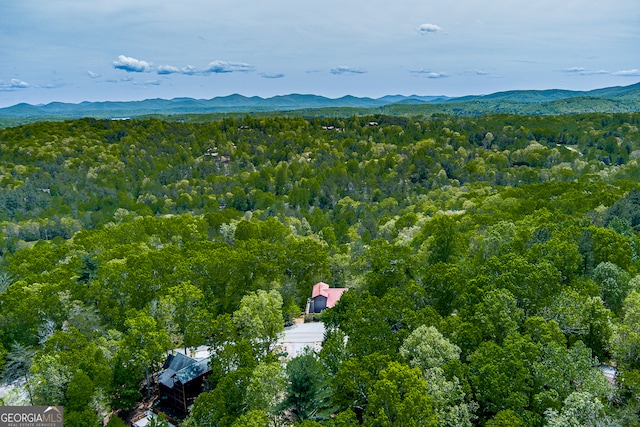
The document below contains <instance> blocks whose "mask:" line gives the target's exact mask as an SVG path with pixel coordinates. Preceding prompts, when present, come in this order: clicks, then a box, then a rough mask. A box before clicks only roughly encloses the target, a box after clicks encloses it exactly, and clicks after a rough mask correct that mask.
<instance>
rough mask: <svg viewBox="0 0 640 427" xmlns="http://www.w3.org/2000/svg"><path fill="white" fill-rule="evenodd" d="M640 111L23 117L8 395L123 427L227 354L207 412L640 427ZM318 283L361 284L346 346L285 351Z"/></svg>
mask: <svg viewBox="0 0 640 427" xmlns="http://www.w3.org/2000/svg"><path fill="white" fill-rule="evenodd" d="M639 126H640V114H638V113H634V114H588V115H576V116H552V117H525V116H515V115H490V116H486V117H454V116H445V115H433V116H430V117H428V118H414V119H408V118H398V117H387V116H370V117H352V118H317V119H303V118H252V117H246V118H243V119H236V118H233V119H224V120H221V121H216V122H211V123H206V124H189V123H169V122H163V121H159V120H120V121H114V120H95V119H81V120H74V121H67V122H55V123H34V124H30V125H24V126H19V127H13V128H7V129H3V130H1V131H0V255H1V261H2V262H1V264H0V367H1V368H2V372H3V377H4V380H5V381H11V380H16V379H22V383H23V386H22V388H18V389H14V391H13V392H10V393H9V395H7V396H5V403H7V404H10V403H13V402H16V401H20V399H22V402H26V403H27V404H30V403H33V404H37V405H47V406H48V405H64V406H65V422H66V423H68V425H97V424H99V423H100V422H101V421H102V420H103V419H104V418H105V416H106V415H107V414H110V413H111V412H112V411H116V410H128V409H130V408H132V407H134V406H135V405H136V403H137V402H139V401H140V400H141V399H142V398H143V397H144V396H146V393H147V389H146V388H145V386H144V384H146V380H145V379H146V377H147V375H150V376H151V377H152V375H151V374H152V373H153V372H154V371H157V370H158V368H159V367H160V366H161V364H162V362H163V361H164V359H165V356H166V354H167V350H169V349H173V348H179V347H195V346H199V345H207V346H209V348H211V349H214V351H213V356H212V363H211V365H212V374H211V375H210V376H209V379H208V381H207V391H206V392H204V393H203V394H201V395H200V397H199V398H198V399H197V400H196V402H195V404H194V406H193V410H192V411H191V415H190V416H189V417H187V419H186V421H185V425H191V426H206V425H215V426H232V425H234V426H236V427H239V426H258V425H264V426H267V425H272V426H284V425H290V424H294V423H296V424H297V425H305V426H314V425H318V424H317V423H320V424H322V425H326V426H336V427H337V426H346V425H357V424H364V425H367V426H408V425H412V426H422V425H425V426H426V425H429V426H430V425H433V426H472V425H486V426H493V427H495V426H507V425H508V426H572V425H602V426H605V425H606V426H614V425H623V426H627V425H629V426H634V425H640V424H639V422H638V411H639V409H640V406H639V405H640V276H639V275H638V267H639V266H640V263H639V261H638V251H639V250H640V248H639V245H640V234H639V232H640V133H639V131H638V127H639ZM318 281H324V282H326V283H329V284H330V285H332V286H336V287H348V288H350V290H349V291H348V292H346V293H345V294H344V295H343V297H342V299H341V300H340V302H339V303H338V305H337V306H336V307H335V308H333V309H328V310H326V311H325V312H324V313H322V314H321V316H320V317H321V318H322V320H323V321H324V323H325V326H326V327H327V333H326V335H325V341H324V343H323V348H322V351H321V352H320V353H318V354H315V353H313V352H308V353H305V354H304V355H302V356H299V357H296V358H293V359H291V360H290V361H288V362H286V363H285V362H282V361H281V358H280V355H278V354H277V350H276V351H273V350H274V348H275V347H276V346H275V343H276V342H277V338H278V334H279V333H280V332H281V331H282V328H283V326H284V324H285V322H289V321H291V319H292V318H293V317H296V316H298V315H299V314H300V313H301V311H302V310H303V309H304V306H305V303H306V300H307V298H309V297H310V296H311V288H312V286H313V285H314V284H315V283H317V282H318ZM601 364H607V365H611V366H613V367H615V368H616V369H617V372H618V376H617V377H616V378H615V379H607V378H606V377H605V376H604V375H603V370H602V369H601V366H600V365H601ZM20 390H23V391H24V393H25V395H24V396H22V397H20V396H19V394H20ZM122 414H124V412H122V413H121V415H122ZM123 416H124V415H123ZM116 421H117V418H116V417H112V421H111V424H113V425H117V424H116Z"/></svg>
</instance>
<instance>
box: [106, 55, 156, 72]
mask: <svg viewBox="0 0 640 427" xmlns="http://www.w3.org/2000/svg"><path fill="white" fill-rule="evenodd" d="M113 68H116V69H118V70H124V71H126V72H127V73H145V72H148V71H149V70H150V69H151V65H150V64H149V63H148V62H147V61H143V60H141V59H136V58H132V57H130V56H125V55H120V56H118V60H117V61H114V62H113Z"/></svg>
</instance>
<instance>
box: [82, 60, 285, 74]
mask: <svg viewBox="0 0 640 427" xmlns="http://www.w3.org/2000/svg"><path fill="white" fill-rule="evenodd" d="M113 67H114V68H116V69H118V70H124V71H126V72H128V73H150V72H154V71H155V72H156V73H157V74H159V75H169V74H183V75H187V76H192V75H196V74H201V75H203V74H225V73H248V72H252V71H255V69H256V68H255V67H254V66H253V65H251V64H247V63H244V62H230V61H221V60H215V61H212V62H210V63H209V65H207V66H206V67H204V68H197V67H194V66H193V65H187V66H184V67H176V66H173V65H168V64H164V65H159V66H157V67H155V68H154V67H152V66H151V63H149V62H147V61H144V60H141V59H136V58H132V57H129V56H125V55H120V56H118V60H117V61H114V63H113ZM94 74H95V73H92V72H91V71H90V72H89V76H90V77H93V75H94ZM277 76H279V77H281V76H282V75H277Z"/></svg>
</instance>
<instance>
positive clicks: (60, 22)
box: [0, 0, 640, 107]
mask: <svg viewBox="0 0 640 427" xmlns="http://www.w3.org/2000/svg"><path fill="white" fill-rule="evenodd" d="M0 34H1V35H2V36H1V37H0V54H1V55H2V56H1V57H2V59H3V61H2V63H1V64H0V107H7V106H11V105H15V104H18V103H22V102H26V103H29V104H34V105H38V104H47V103H50V102H72V103H80V102H83V101H90V102H99V101H136V100H144V99H153V98H163V99H172V98H195V99H211V98H215V97H219V96H228V95H231V94H241V95H244V96H247V97H251V96H260V97H262V98H269V97H272V96H278V95H288V94H294V93H295V94H314V95H320V96H325V97H328V98H340V97H342V96H345V95H352V96H357V97H369V98H380V97H382V96H385V95H395V94H401V95H405V96H407V95H412V94H416V95H421V96H440V95H444V96H449V97H456V96H464V95H481V94H489V93H494V92H500V91H507V90H544V89H567V90H592V89H597V88H603V87H611V86H627V85H630V84H634V83H636V82H637V81H638V80H639V79H640V49H638V48H637V46H638V45H640V10H638V8H637V5H636V2H635V1H634V0H612V1H610V2H607V3H602V4H600V3H592V2H588V1H587V0H574V1H571V2H565V3H558V2H552V1H550V0H540V1H534V2H531V1H522V0H516V1H513V0H512V1H507V0H499V1H495V2H491V3H489V4H486V2H479V1H475V0H460V1H458V2H456V3H451V2H445V1H444V0H437V1H434V2H429V3H427V2H422V1H417V0H411V1H402V0H401V1H398V2H395V3H394V4H393V5H392V6H389V4H388V3H386V2H382V1H380V0H374V1H369V2H367V3H362V2H356V1H353V0H351V1H349V0H346V1H345V0H341V1H337V0H325V1H322V2H319V1H307V2H304V3H302V2H295V1H293V0H280V1H276V2H269V3H266V2H258V1H257V0H249V1H241V2H237V1H236V2H232V1H229V0H221V1H217V2H210V1H205V0H192V1H190V2H188V3H186V4H178V3H176V2H171V1H168V0H165V1H163V0H138V1H136V2H129V1H124V0H97V1H95V2H89V3H86V2H79V1H77V0H49V1H47V2H38V1H36V0H23V1H21V2H11V3H8V4H6V5H3V13H2V15H0Z"/></svg>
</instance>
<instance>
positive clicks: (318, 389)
mask: <svg viewBox="0 0 640 427" xmlns="http://www.w3.org/2000/svg"><path fill="white" fill-rule="evenodd" d="M286 372H287V379H288V386H287V398H286V400H285V402H284V405H285V407H286V408H290V409H291V412H292V413H293V414H294V415H295V416H296V418H297V419H299V420H323V419H327V418H328V417H329V414H330V412H329V411H330V408H331V407H330V394H329V393H328V390H329V389H328V388H327V385H328V378H327V376H326V372H325V370H324V366H322V362H321V361H320V360H319V359H318V357H317V356H316V354H315V353H314V352H313V351H312V350H311V349H307V351H305V352H304V353H302V354H301V355H299V356H297V357H295V358H293V359H292V360H290V361H289V363H287V369H286Z"/></svg>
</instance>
